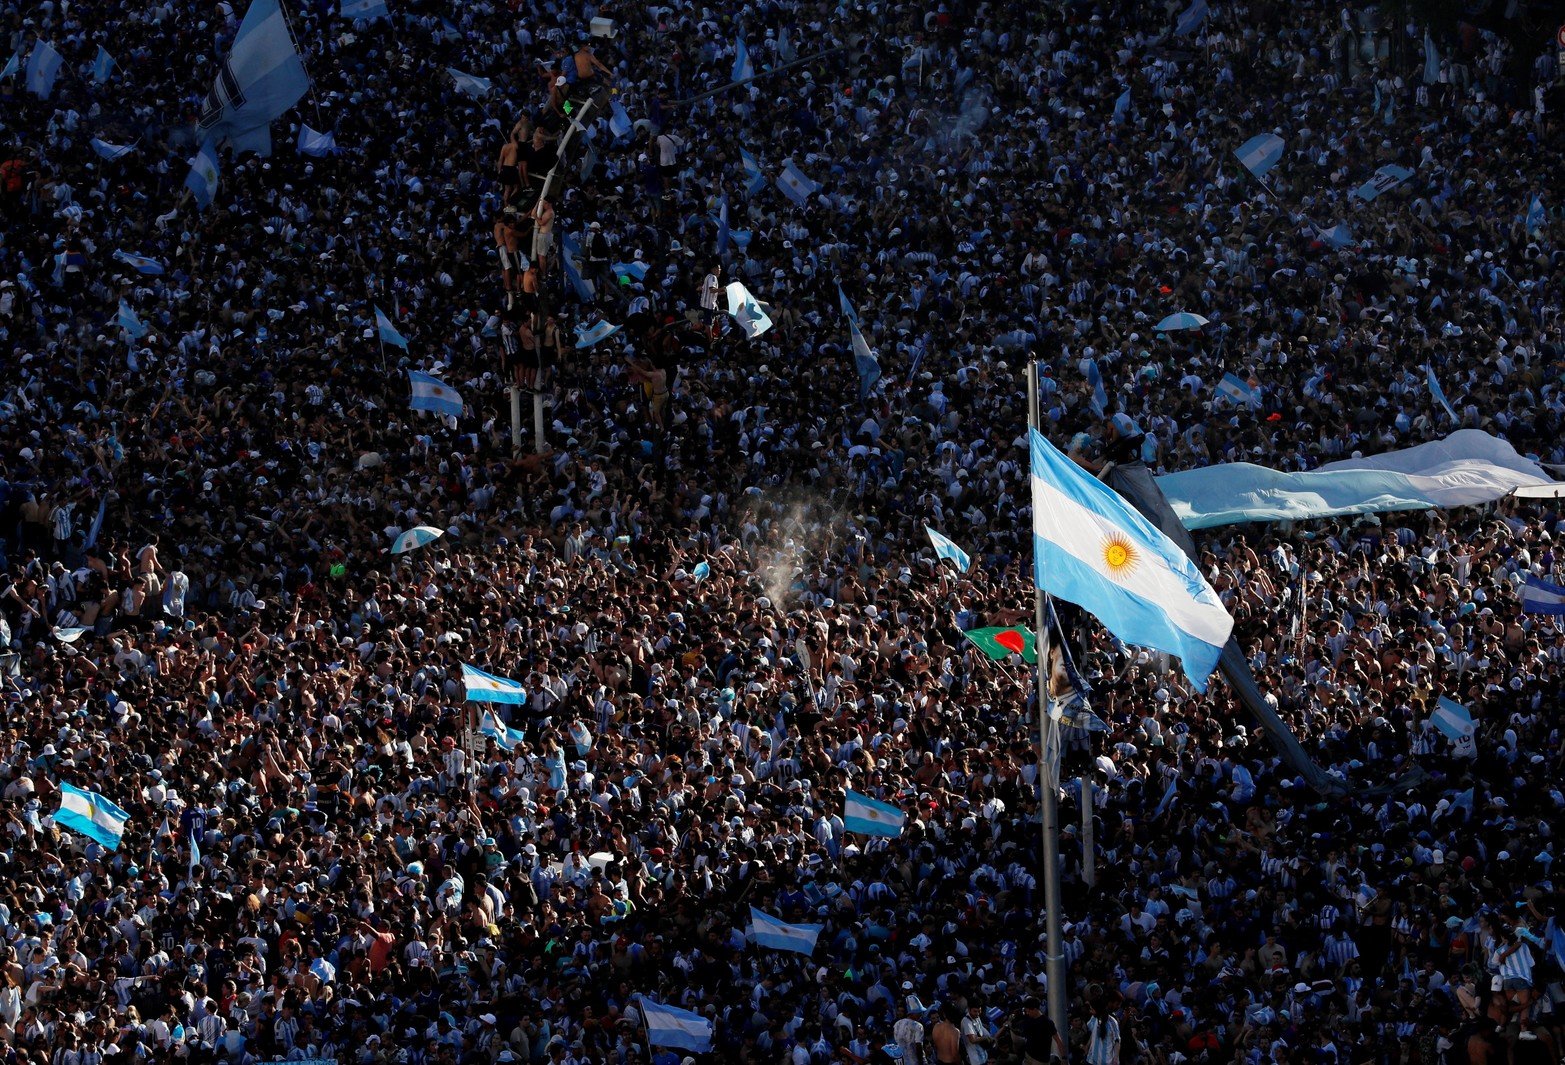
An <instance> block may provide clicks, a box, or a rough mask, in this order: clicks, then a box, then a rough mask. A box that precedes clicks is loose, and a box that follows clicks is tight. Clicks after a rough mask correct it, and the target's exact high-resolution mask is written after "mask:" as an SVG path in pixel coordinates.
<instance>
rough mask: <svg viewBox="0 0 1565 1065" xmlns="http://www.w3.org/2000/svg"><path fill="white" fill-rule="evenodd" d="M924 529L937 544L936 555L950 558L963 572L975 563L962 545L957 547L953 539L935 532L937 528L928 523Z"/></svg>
mask: <svg viewBox="0 0 1565 1065" xmlns="http://www.w3.org/2000/svg"><path fill="white" fill-rule="evenodd" d="M924 531H925V532H926V533H928V534H929V542H930V543H932V544H934V545H935V557H937V558H949V559H950V560H951V561H952V562H955V563H956V568H957V569H959V570H961V571H962V572H963V573H966V572H967V567H968V566H971V565H972V564H973V560H972V559H971V558H969V557H968V554H967V552H966V551H963V550H962V549H961V548H960V547H957V546H956V544H954V543H952V542H951V540H950V539H948V538H947V537H945V536H943V535H941V534H940V533H937V532H935V530H934V529H931V528H930V527H929V526H928V525H926V526H924Z"/></svg>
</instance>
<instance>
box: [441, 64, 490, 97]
mask: <svg viewBox="0 0 1565 1065" xmlns="http://www.w3.org/2000/svg"><path fill="white" fill-rule="evenodd" d="M446 70H447V71H448V72H449V73H450V75H451V80H452V81H454V82H455V83H456V87H457V89H459V90H460V91H462V92H465V93H467V95H469V96H488V95H489V90H490V89H493V88H494V82H493V81H491V80H489V79H488V78H480V77H479V76H478V75H477V74H468V73H465V72H464V71H460V70H458V69H457V68H456V67H447V68H446Z"/></svg>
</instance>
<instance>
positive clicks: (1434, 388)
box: [1424, 366, 1462, 422]
mask: <svg viewBox="0 0 1565 1065" xmlns="http://www.w3.org/2000/svg"><path fill="white" fill-rule="evenodd" d="M1424 383H1425V384H1427V385H1428V386H1429V395H1430V396H1431V397H1432V398H1433V399H1434V401H1435V402H1436V403H1438V404H1440V406H1442V407H1444V408H1445V412H1446V413H1447V414H1449V415H1450V416H1451V420H1452V421H1453V422H1460V421H1461V420H1462V419H1460V418H1458V417H1457V416H1456V411H1454V410H1452V409H1451V404H1450V403H1449V402H1448V401H1447V400H1446V398H1445V389H1443V388H1441V387H1440V381H1439V379H1438V378H1436V377H1435V368H1434V367H1433V366H1425V367H1424Z"/></svg>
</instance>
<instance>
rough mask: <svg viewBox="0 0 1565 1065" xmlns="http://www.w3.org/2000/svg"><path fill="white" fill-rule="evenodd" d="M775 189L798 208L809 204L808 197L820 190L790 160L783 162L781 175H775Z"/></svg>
mask: <svg viewBox="0 0 1565 1065" xmlns="http://www.w3.org/2000/svg"><path fill="white" fill-rule="evenodd" d="M777 187H778V188H779V189H781V190H782V193H783V195H785V196H787V197H788V198H789V199H790V200H792V201H793V202H794V203H795V204H797V205H798V206H800V207H803V206H804V205H805V204H807V203H809V202H810V197H811V196H813V195H815V193H816V192H817V191H819V189H820V186H819V185H817V184H816V183H815V182H813V181H811V180H810V179H809V178H807V177H805V176H804V173H803V172H802V171H801V170H800V169H799V168H798V166H797V165H795V164H794V161H793V160H792V159H784V160H783V170H782V173H781V174H778V175H777Z"/></svg>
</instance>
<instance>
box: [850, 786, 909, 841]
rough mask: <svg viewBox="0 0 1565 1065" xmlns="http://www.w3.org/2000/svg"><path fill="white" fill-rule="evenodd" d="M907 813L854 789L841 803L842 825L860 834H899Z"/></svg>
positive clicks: (905, 822)
mask: <svg viewBox="0 0 1565 1065" xmlns="http://www.w3.org/2000/svg"><path fill="white" fill-rule="evenodd" d="M905 824H907V814H905V813H903V812H902V811H901V810H900V809H898V808H897V807H895V806H892V805H891V804H890V803H889V802H881V801H879V800H878V799H872V798H870V797H869V796H868V795H861V794H859V793H858V792H856V791H850V792H848V793H847V794H846V796H845V797H844V799H843V803H842V827H843V829H844V830H845V831H848V832H857V833H858V834H859V835H861V836H900V835H902V826H903V825H905Z"/></svg>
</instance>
